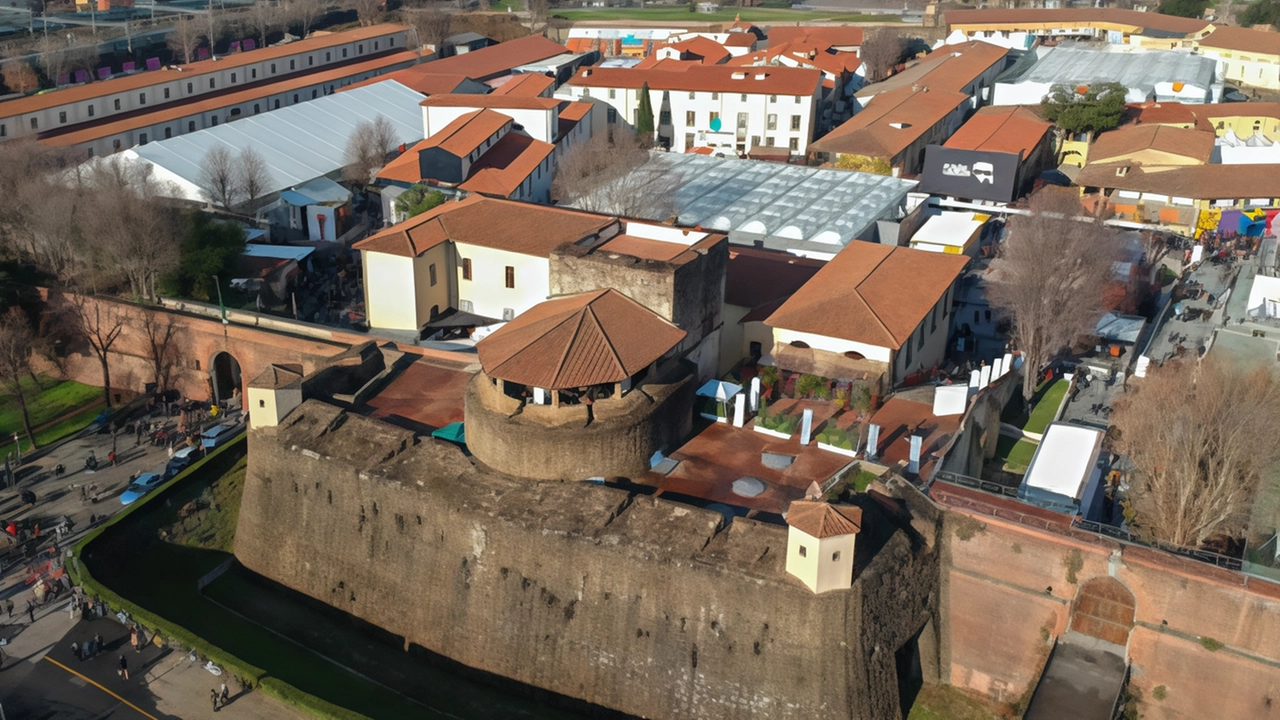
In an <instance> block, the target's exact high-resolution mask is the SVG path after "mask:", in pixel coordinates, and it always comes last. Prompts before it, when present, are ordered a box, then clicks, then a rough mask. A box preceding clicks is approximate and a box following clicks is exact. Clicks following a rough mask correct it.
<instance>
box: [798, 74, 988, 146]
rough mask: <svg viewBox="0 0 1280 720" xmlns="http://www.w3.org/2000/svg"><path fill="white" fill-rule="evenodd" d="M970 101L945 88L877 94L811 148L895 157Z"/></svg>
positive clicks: (899, 90) (965, 96)
mask: <svg viewBox="0 0 1280 720" xmlns="http://www.w3.org/2000/svg"><path fill="white" fill-rule="evenodd" d="M967 102H969V96H968V95H965V94H964V93H959V92H949V91H946V90H930V89H928V88H920V89H916V88H911V87H903V88H898V89H897V90H890V91H888V92H884V93H880V94H879V95H876V96H875V99H874V100H872V101H871V102H870V103H869V104H868V105H867V107H865V108H863V110H862V112H860V113H858V114H857V115H854V116H853V117H852V118H850V119H849V120H848V121H846V122H845V123H844V124H843V125H841V126H840V127H838V128H836V129H835V130H832V131H831V132H830V133H828V134H827V135H826V136H825V137H823V138H822V139H820V140H818V141H817V142H815V143H813V144H811V145H810V146H809V147H810V148H811V149H813V150H814V151H817V152H824V153H846V154H849V155H865V156H867V157H883V158H892V157H894V156H896V155H897V154H898V153H900V152H902V151H903V150H906V149H907V148H908V147H910V146H911V144H912V143H914V142H915V141H916V140H918V139H920V137H921V136H923V135H924V134H925V133H927V132H929V130H930V129H932V128H933V127H934V126H935V125H937V124H938V123H940V122H942V121H943V120H944V119H946V118H947V116H949V115H951V113H952V112H954V111H955V109H956V108H958V107H960V106H961V105H963V104H964V103H967Z"/></svg>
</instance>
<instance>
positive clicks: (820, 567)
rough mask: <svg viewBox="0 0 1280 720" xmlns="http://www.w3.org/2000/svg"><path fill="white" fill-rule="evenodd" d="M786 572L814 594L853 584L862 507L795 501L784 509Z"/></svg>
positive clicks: (845, 588)
mask: <svg viewBox="0 0 1280 720" xmlns="http://www.w3.org/2000/svg"><path fill="white" fill-rule="evenodd" d="M787 525H788V526H790V527H788V529H787V573H789V574H791V575H794V576H795V577H796V578H798V579H799V580H800V582H802V583H804V584H805V586H806V587H808V588H809V589H810V590H812V591H813V592H815V593H824V592H828V591H830V590H847V589H849V588H850V587H851V586H852V585H853V553H854V550H855V548H856V543H857V538H858V532H859V531H861V529H862V508H859V507H854V506H852V505H847V506H846V505H829V504H827V503H826V502H823V501H821V500H796V501H795V502H793V503H791V506H790V507H789V508H788V509H787Z"/></svg>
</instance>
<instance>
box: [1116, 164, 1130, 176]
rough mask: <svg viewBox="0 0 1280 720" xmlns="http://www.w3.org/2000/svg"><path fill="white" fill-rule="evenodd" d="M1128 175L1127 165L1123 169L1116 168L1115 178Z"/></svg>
mask: <svg viewBox="0 0 1280 720" xmlns="http://www.w3.org/2000/svg"><path fill="white" fill-rule="evenodd" d="M1128 174H1129V166H1128V165H1125V166H1124V167H1118V168H1116V177H1124V176H1125V175H1128Z"/></svg>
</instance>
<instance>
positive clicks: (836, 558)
mask: <svg viewBox="0 0 1280 720" xmlns="http://www.w3.org/2000/svg"><path fill="white" fill-rule="evenodd" d="M839 561H840V551H839V550H837V551H835V552H833V553H831V562H839Z"/></svg>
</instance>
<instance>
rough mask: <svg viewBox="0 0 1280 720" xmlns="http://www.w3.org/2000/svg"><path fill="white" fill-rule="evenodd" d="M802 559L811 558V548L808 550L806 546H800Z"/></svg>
mask: <svg viewBox="0 0 1280 720" xmlns="http://www.w3.org/2000/svg"><path fill="white" fill-rule="evenodd" d="M800 557H809V548H807V547H805V546H803V545H801V546H800Z"/></svg>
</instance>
